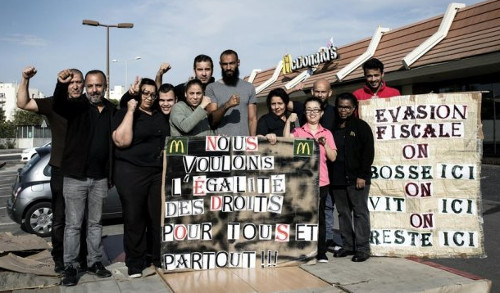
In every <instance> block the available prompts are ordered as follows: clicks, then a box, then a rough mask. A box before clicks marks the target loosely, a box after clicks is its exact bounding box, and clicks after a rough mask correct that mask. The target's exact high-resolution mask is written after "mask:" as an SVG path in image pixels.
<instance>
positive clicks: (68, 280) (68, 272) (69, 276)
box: [61, 265, 78, 286]
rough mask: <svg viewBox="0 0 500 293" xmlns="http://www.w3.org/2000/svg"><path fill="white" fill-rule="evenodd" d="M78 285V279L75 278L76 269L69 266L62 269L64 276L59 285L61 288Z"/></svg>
mask: <svg viewBox="0 0 500 293" xmlns="http://www.w3.org/2000/svg"><path fill="white" fill-rule="evenodd" d="M77 283H78V279H77V278H76V269H75V268H74V267H73V266H72V265H69V266H67V267H66V268H65V269H64V275H63V278H62V281H61V285H63V286H75V285H76V284H77Z"/></svg>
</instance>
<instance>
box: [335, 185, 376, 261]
mask: <svg viewBox="0 0 500 293" xmlns="http://www.w3.org/2000/svg"><path fill="white" fill-rule="evenodd" d="M332 193H333V196H334V197H335V203H336V204H337V211H338V213H339V225H340V234H341V235H342V247H343V248H344V249H345V250H350V251H361V252H364V253H368V254H369V253H370V211H369V210H368V194H369V193H370V184H367V185H366V186H365V188H363V189H357V188H356V187H355V186H354V185H349V186H334V187H333V188H332Z"/></svg>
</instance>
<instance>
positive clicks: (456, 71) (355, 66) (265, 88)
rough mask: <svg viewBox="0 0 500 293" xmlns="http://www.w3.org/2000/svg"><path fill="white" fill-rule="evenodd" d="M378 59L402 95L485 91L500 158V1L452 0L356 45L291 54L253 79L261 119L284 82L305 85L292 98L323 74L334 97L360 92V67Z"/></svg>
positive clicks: (488, 138) (491, 149)
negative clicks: (439, 10)
mask: <svg viewBox="0 0 500 293" xmlns="http://www.w3.org/2000/svg"><path fill="white" fill-rule="evenodd" d="M371 57H376V58H378V59H380V60H381V61H382V62H383V63H384V66H385V69H384V80H385V81H386V82H387V84H388V85H389V86H391V87H395V88H397V89H399V90H400V92H401V94H402V95H414V94H425V93H446V92H467V91H482V92H483V94H482V103H481V119H482V123H483V133H484V142H483V153H484V155H485V156H500V123H499V119H500V1H499V0H490V1H485V2H480V3H477V4H474V5H471V6H465V5H464V4H460V3H450V4H449V6H448V8H447V10H446V11H445V12H444V13H443V14H442V15H439V16H436V17H432V18H429V19H425V20H422V21H420V22H417V23H413V24H410V25H407V26H404V27H400V28H396V29H386V28H384V27H378V28H376V30H375V32H374V34H373V36H372V37H371V38H367V39H364V40H360V41H357V42H355V43H352V44H349V45H345V46H342V47H338V48H336V47H330V48H320V50H319V51H316V50H315V49H314V48H312V49H311V54H310V55H307V56H298V57H296V58H294V57H292V56H290V55H285V57H284V58H283V60H280V62H279V63H278V65H277V66H276V67H274V68H270V69H268V70H262V71H261V70H254V71H252V73H251V74H250V76H248V77H246V79H247V80H248V81H249V82H251V83H253V85H254V86H255V88H256V92H257V97H258V116H259V117H260V116H261V115H263V114H264V113H266V112H267V108H266V97H267V94H268V93H269V91H271V90H272V89H274V88H277V87H283V88H286V89H287V90H289V91H292V89H293V88H294V87H295V85H297V84H299V83H303V85H304V87H303V90H301V91H296V92H293V93H291V95H290V97H291V99H292V100H303V99H305V98H306V97H307V96H309V94H310V89H311V88H312V85H313V84H314V82H315V81H316V80H318V79H322V78H324V79H327V80H328V81H329V82H330V84H331V86H332V88H333V92H334V96H335V94H339V93H342V92H353V91H354V90H356V89H358V88H360V87H362V86H363V85H364V78H363V70H362V67H361V66H362V64H363V63H364V61H366V60H367V59H369V58H371ZM497 100H498V102H497ZM330 103H333V98H332V100H330Z"/></svg>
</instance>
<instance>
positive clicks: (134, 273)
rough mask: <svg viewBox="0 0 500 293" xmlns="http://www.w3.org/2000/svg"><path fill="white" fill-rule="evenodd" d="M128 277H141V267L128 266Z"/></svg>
mask: <svg viewBox="0 0 500 293" xmlns="http://www.w3.org/2000/svg"><path fill="white" fill-rule="evenodd" d="M128 276H129V278H140V277H142V269H140V268H134V267H130V268H128Z"/></svg>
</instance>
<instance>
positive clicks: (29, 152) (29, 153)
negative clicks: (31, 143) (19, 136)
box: [21, 141, 52, 163]
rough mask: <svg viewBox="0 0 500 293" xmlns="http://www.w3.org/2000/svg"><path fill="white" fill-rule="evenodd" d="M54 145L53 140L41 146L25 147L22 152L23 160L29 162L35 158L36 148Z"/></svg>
mask: <svg viewBox="0 0 500 293" xmlns="http://www.w3.org/2000/svg"><path fill="white" fill-rule="evenodd" d="M51 145H52V142H51V141H49V142H48V143H46V144H44V145H42V146H39V147H33V148H29V149H24V150H23V151H22V152H21V162H23V163H24V162H28V161H29V160H30V159H31V158H33V157H34V156H35V155H36V149H37V148H43V147H48V146H51Z"/></svg>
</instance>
